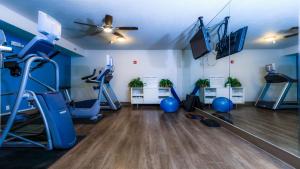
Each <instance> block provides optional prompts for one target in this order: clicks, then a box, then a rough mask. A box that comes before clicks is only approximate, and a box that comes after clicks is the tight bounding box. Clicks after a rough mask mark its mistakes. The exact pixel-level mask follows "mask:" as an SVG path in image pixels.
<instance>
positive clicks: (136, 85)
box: [128, 77, 144, 88]
mask: <svg viewBox="0 0 300 169" xmlns="http://www.w3.org/2000/svg"><path fill="white" fill-rule="evenodd" d="M128 86H129V87H130V88H141V87H144V83H143V81H142V80H141V78H139V77H138V78H135V79H132V80H131V81H130V82H129V83H128Z"/></svg>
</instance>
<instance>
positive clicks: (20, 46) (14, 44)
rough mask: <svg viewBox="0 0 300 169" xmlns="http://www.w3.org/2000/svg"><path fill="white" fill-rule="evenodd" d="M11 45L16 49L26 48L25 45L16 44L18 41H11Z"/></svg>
mask: <svg viewBox="0 0 300 169" xmlns="http://www.w3.org/2000/svg"><path fill="white" fill-rule="evenodd" d="M10 45H11V46H15V47H19V48H23V47H24V45H23V44H22V43H20V42H16V41H11V42H10Z"/></svg>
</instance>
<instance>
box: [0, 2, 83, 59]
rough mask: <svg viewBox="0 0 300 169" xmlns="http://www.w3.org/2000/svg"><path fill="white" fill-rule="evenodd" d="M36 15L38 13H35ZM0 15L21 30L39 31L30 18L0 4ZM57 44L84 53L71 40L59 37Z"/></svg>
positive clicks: (35, 32)
mask: <svg viewBox="0 0 300 169" xmlns="http://www.w3.org/2000/svg"><path fill="white" fill-rule="evenodd" d="M36 15H38V14H36ZM0 16H1V20H3V21H5V22H7V23H9V24H12V25H14V26H16V27H18V28H20V29H22V30H25V31H27V32H30V33H32V34H34V35H38V34H39V32H38V31H37V23H35V22H33V21H31V20H30V19H28V18H26V17H24V16H22V15H20V14H19V13H17V12H15V11H13V10H11V9H9V8H7V7H5V6H4V5H1V4H0ZM57 44H58V45H59V46H61V47H64V48H66V49H69V50H71V51H73V52H75V53H78V54H80V55H85V53H84V50H83V49H82V48H80V47H79V46H77V45H75V44H73V43H72V42H70V41H68V40H66V39H64V38H61V39H60V40H59V41H58V43H57Z"/></svg>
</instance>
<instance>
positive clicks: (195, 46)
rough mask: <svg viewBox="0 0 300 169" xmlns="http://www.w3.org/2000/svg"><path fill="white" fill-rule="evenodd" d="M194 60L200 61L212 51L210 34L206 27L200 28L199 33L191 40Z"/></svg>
mask: <svg viewBox="0 0 300 169" xmlns="http://www.w3.org/2000/svg"><path fill="white" fill-rule="evenodd" d="M190 45H191V48H192V53H193V57H194V59H198V58H200V57H202V56H204V55H205V54H207V53H209V52H210V51H211V46H210V39H209V34H208V32H207V30H206V29H205V27H204V26H203V27H200V29H199V31H198V32H197V33H196V34H195V35H194V36H193V38H192V39H191V40H190Z"/></svg>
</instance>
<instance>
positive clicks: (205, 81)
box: [195, 79, 210, 88]
mask: <svg viewBox="0 0 300 169" xmlns="http://www.w3.org/2000/svg"><path fill="white" fill-rule="evenodd" d="M195 85H196V86H197V87H199V88H203V87H209V86H210V83H209V80H208V79H198V80H197V81H196V83H195Z"/></svg>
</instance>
